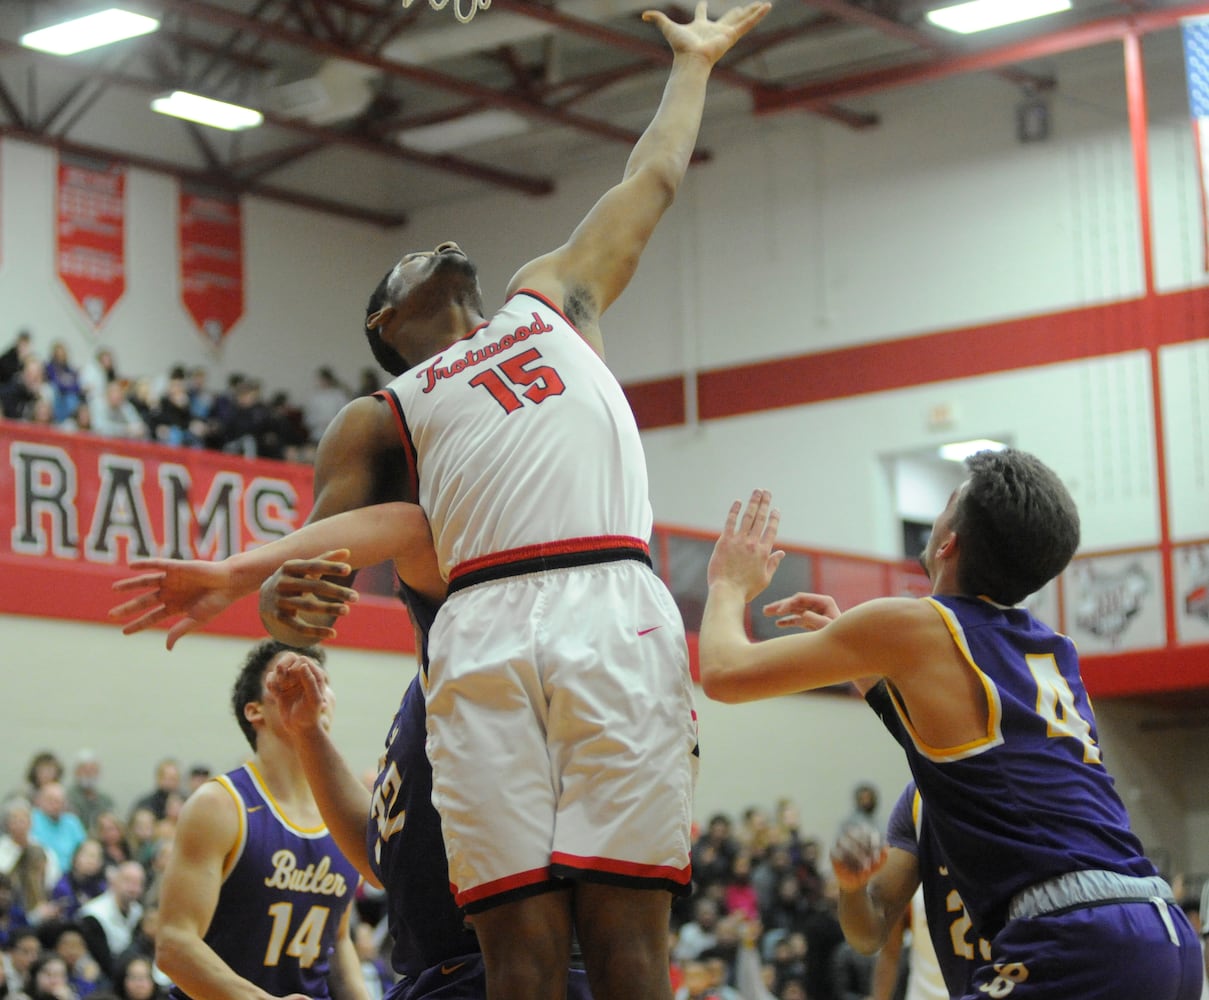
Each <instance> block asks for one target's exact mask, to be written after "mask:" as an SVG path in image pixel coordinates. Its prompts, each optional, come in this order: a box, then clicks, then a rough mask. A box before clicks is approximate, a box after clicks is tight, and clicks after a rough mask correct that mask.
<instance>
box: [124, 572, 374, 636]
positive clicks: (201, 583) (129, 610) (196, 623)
mask: <svg viewBox="0 0 1209 1000" xmlns="http://www.w3.org/2000/svg"><path fill="white" fill-rule="evenodd" d="M306 561H308V562H312V563H316V564H318V565H317V567H316V572H322V573H331V574H332V575H340V576H347V575H348V574H349V573H350V572H351V570H350V569H349V567H348V565H347V564H343V563H332V562H329V561H325V560H322V559H318V560H306ZM130 568H131V569H133V570H142V571H143V572H142V573H140V574H139V575H138V576H132V577H127V578H126V579H124V580H118V581H117V582H116V583H115V584H114V585H113V589H114V590H115V591H118V592H119V593H125V594H135V595H137V596H135V597H132V598H131V599H130V600H128V601H125V602H124V603H122V604H119V605H117V606H116V607H114V608H111V609H110V611H109V617H110V618H111V619H113V620H114V621H124V620H126V619H131V618H133V620H130V621H126V624H125V625H124V626H123V628H122V632H123V634H124V635H132V634H133V633H135V632H142V631H143V630H144V629H148V628H151V626H153V625H158V624H159V623H160V622H162V621H166V620H168V619H173V618H180V620H179V621H177V622H176V623H175V624H174V625H173V626H172V627H171V628H170V629H169V630H168V638H167V646H168V648H169V649H172V647H173V646H175V645H176V643H177V641H178V640H179V639H180V638H181V637H182V636H185V635H188V634H189V633H190V632H195V631H197V630H198V629H200V628H202V627H203V626H204V625H206V624H207V623H208V622H210V621H213V620H214V619H215V618H217V617H218V616H219V615H220V614H222V612H224V611H226V609H227V608H229V607H230V606H231V605H232V604H234V603H235V602H236V601H238V600H240V599H241V598H243V597H246V596H247V595H249V594H252V593H254V592H255V591H256V588H257V587H258V586H259V585H260V582H261V577H260V576H255V575H252V576H247V575H245V574H241V573H239V572H237V571H236V569H235V568H234V567H233V566H232V565H231V561H230V560H229V559H224V560H221V561H219V562H206V561H205V560H201V559H138V560H135V561H134V562H132V563H131V564H130ZM332 586H335V585H334V584H333V585H332ZM341 589H346V588H341ZM349 593H350V594H352V593H353V592H351V591H350V592H349ZM350 599H351V600H356V595H355V594H353V596H352V597H351V598H350ZM335 613H337V614H343V613H344V612H343V611H337V612H335Z"/></svg>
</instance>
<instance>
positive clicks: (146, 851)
mask: <svg viewBox="0 0 1209 1000" xmlns="http://www.w3.org/2000/svg"><path fill="white" fill-rule="evenodd" d="M158 822H159V820H157V819H156V818H155V813H153V812H152V811H151V809H150V807H148V806H135V808H134V811H133V812H131V814H130V823H129V824H128V825H127V842H128V843H129V844H130V860H131V861H137V862H138V863H139V864H140V865H143V866H144V867H146V866H147V865H149V864H150V863H151V855H152V854H154V853H155V824H156V823H158Z"/></svg>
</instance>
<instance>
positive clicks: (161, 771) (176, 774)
mask: <svg viewBox="0 0 1209 1000" xmlns="http://www.w3.org/2000/svg"><path fill="white" fill-rule="evenodd" d="M180 793H181V766H180V762H179V761H178V760H177V759H176V758H175V757H162V758H161V759H160V760H159V761H157V762H156V765H155V787H154V788H153V789H151V791H150V792H148V793H147V794H146V795H144V796H143V797H142V798H140V799H139V800H138V801H137V802H135V804H134V808H135V809H150V810H151V815H152V816H153V817H154V818H155V819H156V820H161V819H163V818H164V817H165V816H166V815H167V813H168V799H169V797H170V796H172V795H177V796H179V795H180ZM133 832H134V831H133V830H132V831H131V833H133Z"/></svg>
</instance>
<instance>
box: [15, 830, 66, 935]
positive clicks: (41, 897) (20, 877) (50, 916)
mask: <svg viewBox="0 0 1209 1000" xmlns="http://www.w3.org/2000/svg"><path fill="white" fill-rule="evenodd" d="M50 857H51V855H50V852H49V851H47V850H46V849H45V848H44V847H42V846H41V845H40V844H30V845H28V846H27V847H26V848H25V850H23V851H22V852H21V853H20V854H19V855H18V856H17V863H16V864H15V865H13V870H12V873H11V876H10V877H11V878H12V885H13V897H14V900H15V902H16V903H17V905H19V906H20V907H21V909H22V910H23V911H24V913H25V919H26V920H27V921H28V922H29V925H30V926H31V927H40V926H41V925H42V924H44V923H45V922H46V921H48V920H56V919H58V916H59V908H58V906H57V905H55V903H54V902H53V901H52V900H51V898H50V889H48V888H47V882H48V881H49V875H48V872H49V871H50Z"/></svg>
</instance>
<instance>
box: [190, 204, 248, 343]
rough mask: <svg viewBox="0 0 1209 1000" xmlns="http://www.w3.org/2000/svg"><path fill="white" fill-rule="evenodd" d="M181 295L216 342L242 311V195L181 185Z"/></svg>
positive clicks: (201, 325)
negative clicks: (234, 196)
mask: <svg viewBox="0 0 1209 1000" xmlns="http://www.w3.org/2000/svg"><path fill="white" fill-rule="evenodd" d="M178 218H179V224H180V234H179V238H180V267H181V297H182V298H183V299H184V303H185V308H186V309H187V310H188V311H189V315H190V316H192V317H193V322H194V323H196V324H197V328H198V329H199V330H200V331H201V332H202V335H203V336H204V337H205V338H206V339H207V340H208V341H210V343H211V344H214V345H215V346H217V345H219V344H221V343H222V341H223V338H224V337H225V336H226V335H227V334H228V333H230V332H231V328H232V327H233V326H234V325H235V324H236V323H237V322H238V321H239V319H240V317H241V316H243V217H242V214H241V212H240V207H239V200H238V199H237V198H227V197H223V196H216V195H213V194H209V193H207V192H204V191H202V190H199V189H197V188H190V187H188V186H185V185H182V186H181V189H180V206H179V212H178Z"/></svg>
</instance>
